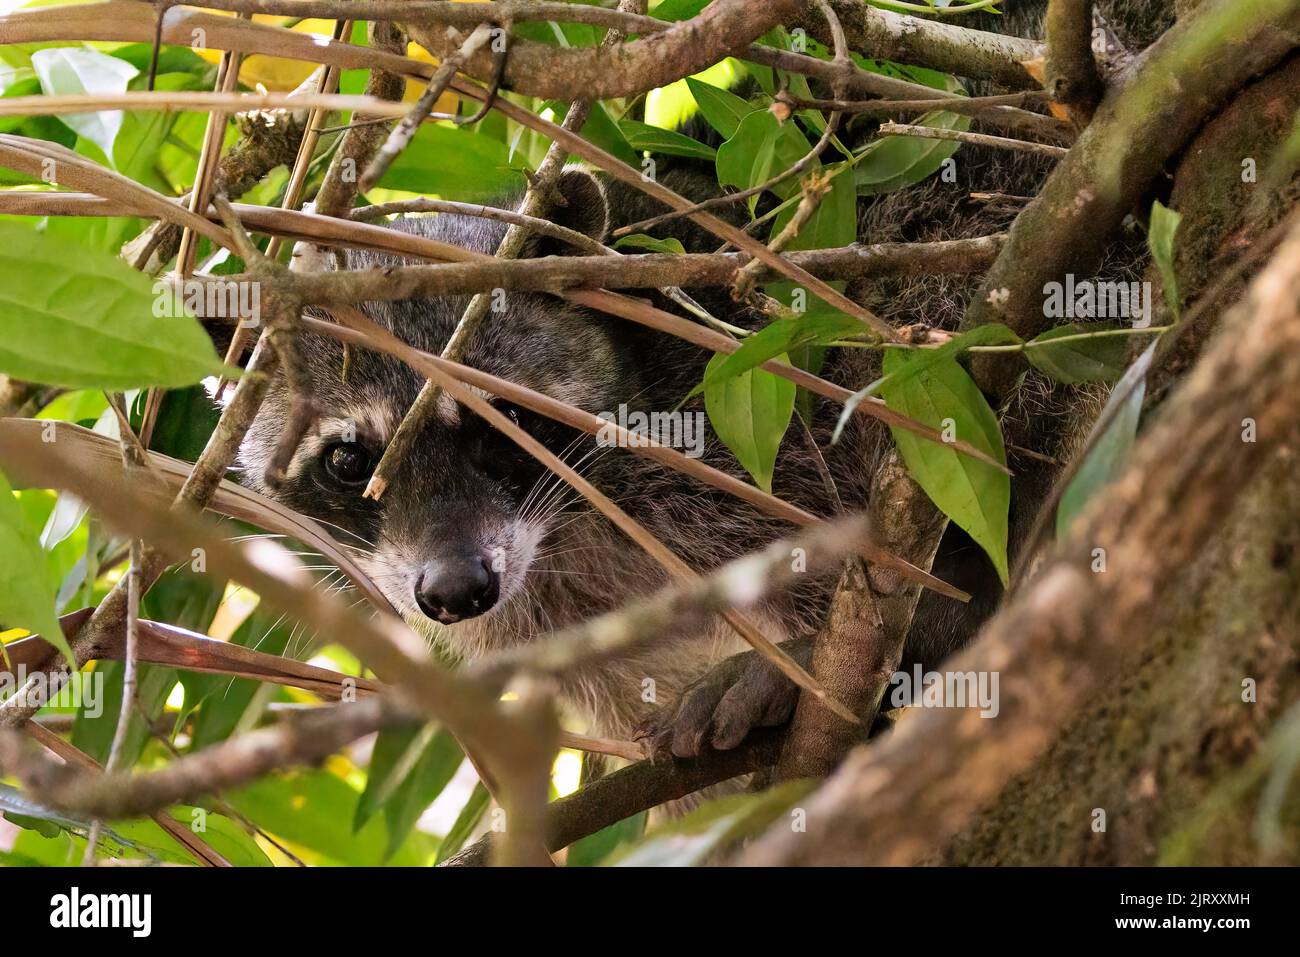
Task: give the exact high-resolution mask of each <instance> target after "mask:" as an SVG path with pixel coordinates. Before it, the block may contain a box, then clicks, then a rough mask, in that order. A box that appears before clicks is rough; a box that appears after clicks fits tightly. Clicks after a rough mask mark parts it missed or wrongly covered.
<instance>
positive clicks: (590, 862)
mask: <svg viewBox="0 0 1300 957" xmlns="http://www.w3.org/2000/svg"><path fill="white" fill-rule="evenodd" d="M645 823H646V812H645V811H642V812H641V813H640V814H633V815H632V816H631V817H628V818H624V819H623V820H621V821H619V822H618V823H617V824H611V825H610V826H609V827H606V828H603V829H601V830H599V831H597V832H596V833H595V834H589V835H587V836H586V837H584V838H582V839H581V840H578V841H574V842H573V843H572V844H570V845H569V853H568V854H567V855H566V857H565V859H564V862H565V866H566V867H595V866H596V865H597V864H599V863H600V862H601V861H603V860H605V858H607V857H609V856H610V855H611V854H613V853H614V852H615V851H617V850H618V849H619V847H621V846H622V845H624V844H630V843H631V842H633V841H636V840H638V839H639V838H640V837H641V835H642V834H644V833H645Z"/></svg>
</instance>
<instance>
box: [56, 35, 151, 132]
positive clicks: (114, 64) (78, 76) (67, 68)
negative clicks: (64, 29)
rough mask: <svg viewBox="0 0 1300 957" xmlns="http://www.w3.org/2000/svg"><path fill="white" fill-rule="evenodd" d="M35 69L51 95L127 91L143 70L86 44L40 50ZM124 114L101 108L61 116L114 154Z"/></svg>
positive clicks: (70, 126)
mask: <svg viewBox="0 0 1300 957" xmlns="http://www.w3.org/2000/svg"><path fill="white" fill-rule="evenodd" d="M32 68H33V69H34V70H35V71H36V75H37V76H38V77H40V80H41V88H42V89H43V90H44V91H45V93H46V95H48V96H58V95H61V94H76V93H90V94H117V93H125V92H126V88H127V84H128V83H130V82H131V79H132V77H134V76H135V75H136V74H137V73H139V72H140V71H139V70H137V69H136V68H135V67H134V66H132V65H131V64H130V63H127V62H126V61H125V60H119V59H118V58H117V57H113V56H109V55H108V54H107V53H100V52H99V51H98V50H89V49H86V48H84V47H56V48H54V49H49V50H37V51H36V52H35V53H33V54H32ZM123 117H124V114H123V112H122V111H121V110H100V111H98V112H95V113H74V114H66V115H64V116H61V117H60V119H61V120H62V121H63V122H64V123H66V124H67V125H68V127H69V128H70V129H72V130H74V131H76V133H77V134H78V135H80V136H84V137H85V138H86V139H88V140H90V141H91V142H92V143H94V144H95V145H96V146H98V147H99V148H100V149H101V150H103V151H104V155H105V156H110V157H111V156H112V155H113V143H114V141H115V140H116V139H117V134H118V133H119V132H120V131H121V129H122V120H123Z"/></svg>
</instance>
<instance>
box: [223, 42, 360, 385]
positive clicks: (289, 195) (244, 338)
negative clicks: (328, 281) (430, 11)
mask: <svg viewBox="0 0 1300 957" xmlns="http://www.w3.org/2000/svg"><path fill="white" fill-rule="evenodd" d="M350 24H351V21H348V20H338V21H336V22H335V24H334V40H335V42H338V41H339V40H340V39H341V38H342V37H345V36H347V32H348V30H349V28H350ZM338 78H339V69H338V68H337V67H330V66H327V67H325V68H324V70H322V72H321V75H320V78H319V79H318V80H317V81H316V92H317V93H322V94H330V93H334V92H335V91H336V90H337V89H338ZM327 114H328V111H327V110H326V109H324V108H322V107H316V108H314V109H313V110H312V112H311V115H310V117H309V118H308V120H307V128H306V129H305V130H304V131H303V134H302V141H301V142H300V143H299V144H298V156H297V158H296V159H295V160H294V163H293V169H292V170H291V171H290V172H289V183H288V185H287V186H286V187H285V191H284V201H283V202H282V203H281V204H280V207H281V208H282V209H295V208H297V206H298V204H299V201H300V200H301V199H302V187H303V184H304V183H305V182H306V180H307V170H308V168H309V167H310V166H311V161H312V157H313V156H314V155H315V153H316V144H317V142H319V140H320V133H318V132H317V128H318V127H319V126H320V124H321V122H322V120H323V119H324V117H325V116H326V115H327ZM280 246H281V243H280V240H279V238H278V237H276V236H272V237H271V241H270V243H268V244H267V247H266V258H267V259H269V260H274V259H276V257H277V256H278V255H279V254H280ZM263 335H264V336H265V335H266V334H265V333H264V334H263ZM247 344H248V331H247V328H246V327H245V326H242V325H240V326H236V327H235V332H234V334H233V335H232V336H231V337H230V345H229V346H227V347H226V357H225V362H226V365H229V366H237V365H239V362H240V359H242V358H243V355H244V347H245V346H246V345H247ZM225 386H226V383H225V382H224V381H222V382H220V383H218V386H217V394H218V395H220V394H221V392H222V390H224V388H225Z"/></svg>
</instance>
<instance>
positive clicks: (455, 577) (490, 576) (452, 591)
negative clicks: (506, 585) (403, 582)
mask: <svg viewBox="0 0 1300 957" xmlns="http://www.w3.org/2000/svg"><path fill="white" fill-rule="evenodd" d="M500 590H501V581H500V578H499V577H498V576H497V573H496V572H494V571H493V570H492V567H491V566H490V565H489V564H488V563H487V561H486V560H485V559H484V558H483V557H482V556H480V555H463V556H458V557H455V558H439V559H435V560H433V561H431V562H429V563H427V564H426V565H425V566H424V569H423V571H422V572H421V573H420V580H419V581H418V582H416V585H415V603H416V604H417V605H419V606H420V611H422V612H424V613H425V614H426V615H428V616H429V617H430V618H432V619H433V620H434V621H440V622H442V623H443V624H444V625H450V624H452V623H453V622H457V621H460V620H461V619H463V618H473V617H474V616H475V615H481V614H483V613H484V612H485V611H487V610H489V609H490V608H491V607H492V606H493V605H495V604H496V602H497V596H498V595H499V594H500Z"/></svg>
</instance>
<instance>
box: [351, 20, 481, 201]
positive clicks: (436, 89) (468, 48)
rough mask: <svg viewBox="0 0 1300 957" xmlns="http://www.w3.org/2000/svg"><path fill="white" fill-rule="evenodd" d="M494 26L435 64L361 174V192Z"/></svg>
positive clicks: (476, 32) (379, 174)
mask: <svg viewBox="0 0 1300 957" xmlns="http://www.w3.org/2000/svg"><path fill="white" fill-rule="evenodd" d="M495 29H496V28H494V27H490V26H488V25H487V24H486V23H483V24H480V25H479V26H477V27H476V28H475V29H474V30H473V32H471V33H470V35H469V36H468V37H466V38H465V42H464V43H462V44H461V46H460V49H459V50H457V51H456V52H455V53H453V54H452V55H451V56H449V57H447V58H446V59H444V60H443V61H442V62H441V63H439V64H438V70H437V72H436V73H434V74H433V76H432V77H431V78H430V79H429V85H428V86H427V87H425V90H424V92H423V93H422V94H420V98H419V99H418V100H417V101H416V103H415V106H413V107H411V109H410V111H409V112H408V113H407V114H406V115H405V116H404V117H402V121H401V122H400V123H398V124H397V126H395V127H394V128H393V131H392V132H391V133H389V134H388V139H387V140H386V141H385V142H384V145H383V146H381V147H380V148H379V152H378V153H376V154H375V157H374V159H372V160H371V161H370V165H369V166H367V167H366V170H365V172H364V173H362V174H361V182H360V184H359V185H360V188H361V192H363V193H368V192H370V190H371V189H372V188H373V187H374V185H375V184H376V183H378V182H379V181H380V180H381V179H383V176H384V174H385V173H387V172H388V168H389V167H390V166H392V165H393V160H395V159H397V157H398V155H399V154H400V153H401V152H402V150H404V149H406V147H407V146H408V145H409V144H410V142H411V140H412V139H413V138H414V137H415V134H416V132H417V131H418V130H419V128H420V125H421V124H422V123H423V122H424V121H425V119H426V118H427V117H428V116H429V114H430V113H431V112H432V111H433V107H434V104H435V103H437V102H438V98H439V97H440V96H442V94H443V93H444V92H445V91H446V89H447V85H448V84H449V83H450V82H451V78H452V77H453V76H454V75H455V74H456V71H457V70H459V69H460V66H461V64H462V63H464V62H465V61H466V60H467V59H469V57H470V56H472V55H473V54H474V53H475V52H477V51H478V49H479V47H481V46H483V44H485V43H487V42H488V41H489V40H490V39H491V38H492V34H493V32H494V31H495Z"/></svg>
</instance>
